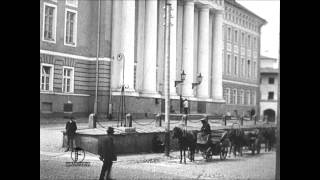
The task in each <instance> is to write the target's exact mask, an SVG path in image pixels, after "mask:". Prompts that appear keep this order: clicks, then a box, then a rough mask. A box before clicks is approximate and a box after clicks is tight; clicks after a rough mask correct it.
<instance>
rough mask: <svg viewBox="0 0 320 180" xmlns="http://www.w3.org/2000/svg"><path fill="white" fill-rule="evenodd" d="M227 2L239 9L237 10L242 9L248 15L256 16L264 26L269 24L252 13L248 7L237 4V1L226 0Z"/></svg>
mask: <svg viewBox="0 0 320 180" xmlns="http://www.w3.org/2000/svg"><path fill="white" fill-rule="evenodd" d="M225 2H227V3H229V4H231V5H233V6H235V7H237V8H240V9H243V10H245V11H246V12H247V13H249V14H250V15H253V16H255V17H256V18H258V19H260V20H261V21H262V25H265V24H267V23H268V22H267V21H266V20H265V19H263V18H261V17H260V16H258V15H256V14H255V13H253V12H252V11H250V10H249V9H247V8H246V7H244V6H242V5H241V4H239V3H237V2H236V1H235V0H225Z"/></svg>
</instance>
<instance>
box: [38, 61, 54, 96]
mask: <svg viewBox="0 0 320 180" xmlns="http://www.w3.org/2000/svg"><path fill="white" fill-rule="evenodd" d="M40 68H41V72H40V90H42V91H52V90H53V65H51V64H41V65H40Z"/></svg>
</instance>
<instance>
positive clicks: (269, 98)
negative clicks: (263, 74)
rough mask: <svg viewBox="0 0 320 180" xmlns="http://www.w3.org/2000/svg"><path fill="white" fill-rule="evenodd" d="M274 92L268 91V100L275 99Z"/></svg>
mask: <svg viewBox="0 0 320 180" xmlns="http://www.w3.org/2000/svg"><path fill="white" fill-rule="evenodd" d="M273 96H274V92H268V100H273V98H274V97H273Z"/></svg>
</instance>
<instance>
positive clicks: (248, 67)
mask: <svg viewBox="0 0 320 180" xmlns="http://www.w3.org/2000/svg"><path fill="white" fill-rule="evenodd" d="M250 68H251V64H250V60H248V61H247V73H248V74H247V75H248V77H250V76H251V69H250Z"/></svg>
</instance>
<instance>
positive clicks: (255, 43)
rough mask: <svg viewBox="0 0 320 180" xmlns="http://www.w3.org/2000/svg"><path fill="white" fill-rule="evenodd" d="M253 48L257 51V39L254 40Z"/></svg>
mask: <svg viewBox="0 0 320 180" xmlns="http://www.w3.org/2000/svg"><path fill="white" fill-rule="evenodd" d="M253 48H254V49H257V39H256V38H255V37H254V38H253Z"/></svg>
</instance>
